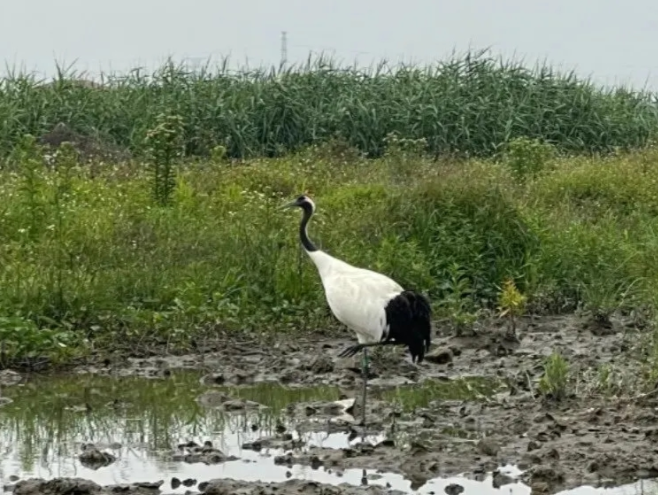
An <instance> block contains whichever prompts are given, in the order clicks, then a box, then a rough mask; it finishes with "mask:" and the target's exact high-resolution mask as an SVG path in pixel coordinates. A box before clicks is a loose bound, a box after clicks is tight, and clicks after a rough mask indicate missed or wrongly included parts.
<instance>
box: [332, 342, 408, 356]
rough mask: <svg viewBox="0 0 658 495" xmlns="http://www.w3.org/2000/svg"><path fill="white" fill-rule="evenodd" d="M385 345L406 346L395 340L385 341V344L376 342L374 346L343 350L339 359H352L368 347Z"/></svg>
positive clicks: (357, 345)
mask: <svg viewBox="0 0 658 495" xmlns="http://www.w3.org/2000/svg"><path fill="white" fill-rule="evenodd" d="M383 345H405V344H404V343H403V342H396V341H395V340H385V341H383V342H375V343H374V344H356V345H351V346H349V347H346V348H345V349H343V350H342V351H341V352H340V354H338V357H341V358H344V357H352V356H354V355H356V353H357V352H359V351H362V350H365V349H367V348H368V347H378V346H383Z"/></svg>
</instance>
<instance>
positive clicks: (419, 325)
mask: <svg viewBox="0 0 658 495" xmlns="http://www.w3.org/2000/svg"><path fill="white" fill-rule="evenodd" d="M386 320H387V323H388V325H389V331H388V335H387V336H386V339H387V340H395V341H396V342H400V343H403V344H406V345H407V347H408V348H409V352H410V353H411V360H412V361H414V362H415V361H416V360H418V362H419V363H421V362H422V361H423V359H424V357H425V353H426V352H427V351H429V348H430V345H431V344H432V324H431V320H432V307H431V305H430V302H429V300H428V299H427V298H426V297H425V296H424V295H422V294H420V293H418V292H415V291H410V290H405V291H403V292H401V293H400V294H398V295H397V296H396V297H394V298H393V299H391V300H390V301H389V302H388V305H387V306H386Z"/></svg>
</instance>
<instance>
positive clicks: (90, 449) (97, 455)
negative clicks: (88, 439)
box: [78, 443, 117, 470]
mask: <svg viewBox="0 0 658 495" xmlns="http://www.w3.org/2000/svg"><path fill="white" fill-rule="evenodd" d="M78 459H80V463H81V464H82V465H83V466H85V467H88V468H89V469H94V470H96V469H100V468H102V467H105V466H109V465H110V464H112V463H113V462H114V461H116V460H117V458H116V457H115V456H113V455H112V454H110V453H109V452H101V451H100V450H98V449H97V448H96V446H94V445H93V444H91V443H89V444H83V445H82V453H81V454H80V455H79V456H78Z"/></svg>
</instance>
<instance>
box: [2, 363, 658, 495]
mask: <svg viewBox="0 0 658 495" xmlns="http://www.w3.org/2000/svg"><path fill="white" fill-rule="evenodd" d="M200 377H201V374H199V373H196V372H188V371H186V372H175V373H172V374H171V375H170V376H169V377H167V378H164V379H145V378H110V377H103V376H94V375H79V376H76V377H70V376H69V377H39V376H35V377H33V378H32V379H31V380H29V381H28V382H27V383H25V384H24V385H20V386H15V387H8V388H6V389H3V390H2V392H3V395H4V396H6V397H9V398H11V399H13V402H11V403H10V404H8V405H6V406H4V407H2V408H0V452H1V453H2V455H1V457H0V486H3V485H10V484H12V483H13V482H14V480H15V479H16V478H15V477H18V478H19V479H27V478H31V477H38V478H44V479H51V478H56V477H80V478H85V479H90V480H93V481H95V482H96V483H99V484H101V485H107V484H117V483H132V482H140V481H151V482H153V481H157V480H165V484H164V485H163V486H162V487H161V491H162V493H172V494H173V493H185V492H186V491H188V490H194V489H195V486H196V485H197V483H199V482H203V481H208V480H211V479H216V478H233V479H238V480H244V481H264V482H267V481H271V482H281V481H285V480H287V479H290V478H297V479H304V480H313V481H318V482H321V483H330V484H340V483H349V484H352V485H357V486H358V485H361V484H362V478H363V470H361V469H347V470H345V471H343V472H340V473H337V472H332V471H331V470H325V469H324V468H322V467H321V468H319V469H313V468H312V467H309V466H300V465H294V466H292V467H287V466H281V465H276V464H275V463H274V456H276V455H280V454H283V453H284V451H283V450H282V449H274V448H270V449H263V450H261V451H260V452H256V451H253V450H249V449H244V448H242V446H243V445H244V444H245V443H247V442H251V441H254V440H257V439H259V438H262V437H265V436H270V435H273V434H274V433H275V430H276V428H277V426H278V427H279V428H280V427H281V425H284V426H286V427H287V428H288V431H289V432H290V433H291V434H292V435H293V438H300V437H301V438H303V439H304V440H305V441H306V442H307V445H308V446H320V447H326V448H335V449H340V448H344V447H348V446H349V445H350V443H352V444H354V443H358V442H359V441H360V438H356V439H354V440H353V441H351V442H350V439H349V437H348V434H347V433H332V434H327V433H326V432H309V431H297V429H296V427H295V425H294V424H292V423H290V416H289V415H288V414H287V413H286V410H285V409H286V406H288V405H289V404H292V403H297V402H308V401H327V400H329V401H336V400H337V399H338V398H339V391H338V390H337V389H335V388H332V387H315V388H284V387H281V386H280V385H278V384H261V385H256V386H251V387H243V388H237V389H228V388H218V387H212V388H211V387H208V386H206V385H202V384H201V382H200ZM459 386H460V387H462V389H463V390H462V389H459V390H452V391H449V390H448V387H447V385H446V384H434V385H431V386H425V387H416V390H417V392H416V393H413V392H412V390H411V388H404V389H398V390H396V391H390V392H387V393H386V394H385V395H386V396H387V398H389V399H391V400H400V401H402V402H404V403H410V404H412V406H418V405H422V404H426V403H427V402H428V401H430V400H434V399H436V398H445V397H446V396H451V395H452V396H454V395H457V396H462V395H468V393H470V392H472V387H471V386H470V385H469V386H466V387H465V388H464V385H463V384H461V385H459ZM209 390H211V391H217V392H218V393H219V392H224V393H227V394H229V395H231V396H233V397H240V398H242V399H244V400H251V401H255V402H258V403H260V404H263V405H264V406H267V409H258V410H253V411H240V412H231V413H227V412H225V411H223V410H221V409H217V408H213V407H204V405H203V404H202V403H200V402H199V401H197V400H196V399H197V398H198V397H199V396H201V395H202V394H204V392H208V391H209ZM383 439H384V436H383V435H382V436H373V437H370V438H368V439H367V440H368V441H370V442H371V443H377V442H380V441H382V440H383ZM206 440H210V441H212V443H213V446H214V447H215V448H217V449H219V450H221V451H222V452H223V453H224V454H226V455H227V456H231V455H233V456H236V457H238V458H239V459H238V460H233V461H228V462H224V463H221V464H214V465H206V464H203V463H187V462H182V461H180V460H174V459H173V454H174V452H175V450H176V446H177V445H179V444H181V443H184V442H187V441H195V442H197V443H199V444H203V442H204V441H206ZM83 443H94V444H95V445H96V446H98V447H99V449H100V450H101V451H105V452H109V453H112V454H113V455H115V456H116V458H117V459H116V461H115V462H114V463H112V464H110V465H108V466H104V467H100V468H97V469H92V468H90V467H86V466H84V465H83V464H82V463H81V462H80V460H79V459H78V456H79V454H80V453H81V444H83ZM510 470H511V471H512V473H513V468H510ZM512 473H510V474H512ZM517 473H518V470H517ZM366 474H367V484H369V485H381V486H386V485H387V484H388V486H390V487H391V488H392V489H397V490H401V491H405V492H413V490H412V484H411V481H409V480H407V479H405V478H404V477H403V476H401V475H398V474H391V473H384V474H382V473H377V472H376V471H375V470H368V471H367V473H366ZM174 477H175V478H178V479H179V480H180V481H181V482H183V483H182V484H181V485H180V486H176V487H172V485H171V483H170V482H171V480H172V478H174ZM186 480H189V481H190V482H189V483H185V481H186ZM454 483H457V484H459V485H461V486H462V487H463V488H464V493H466V494H467V495H468V494H471V493H472V494H484V493H494V492H495V493H501V491H504V492H505V493H510V494H513V495H528V494H529V493H530V489H529V488H528V487H527V486H525V485H523V484H521V483H514V484H509V485H505V486H503V487H501V488H500V489H495V488H493V486H492V479H491V476H488V477H486V478H485V479H484V480H472V479H466V478H464V477H452V478H441V479H434V480H430V481H428V482H427V483H426V484H425V485H423V486H422V487H420V489H418V490H417V491H416V493H421V494H430V493H446V492H449V491H450V489H449V488H448V490H446V488H447V487H448V486H449V485H451V484H454ZM637 486H639V485H637ZM637 486H636V485H629V486H625V487H619V488H616V489H614V490H606V493H610V494H611V495H612V494H617V493H619V494H624V495H626V494H628V495H630V493H631V492H630V491H629V490H634V491H633V493H638V490H637ZM647 486H648V485H647V483H646V482H645V484H644V487H645V489H646V487H647ZM594 491H596V492H599V491H600V490H594V489H589V488H588V487H584V488H581V489H578V490H575V491H574V490H572V491H570V492H569V493H574V495H578V494H582V495H589V494H591V493H594ZM565 493H566V492H565Z"/></svg>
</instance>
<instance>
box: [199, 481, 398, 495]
mask: <svg viewBox="0 0 658 495" xmlns="http://www.w3.org/2000/svg"><path fill="white" fill-rule="evenodd" d="M203 493H204V495H283V494H288V493H295V494H297V493H299V494H303V495H384V494H387V495H404V492H401V491H399V490H390V489H389V488H386V487H383V486H368V487H363V486H352V485H348V484H347V483H342V484H340V485H338V486H334V485H327V484H323V483H318V482H315V481H305V480H288V481H284V482H283V483H247V482H244V481H234V480H230V479H218V480H212V481H210V482H208V486H207V487H206V488H205V491H204V492H203Z"/></svg>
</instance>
